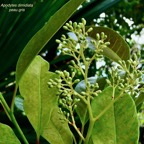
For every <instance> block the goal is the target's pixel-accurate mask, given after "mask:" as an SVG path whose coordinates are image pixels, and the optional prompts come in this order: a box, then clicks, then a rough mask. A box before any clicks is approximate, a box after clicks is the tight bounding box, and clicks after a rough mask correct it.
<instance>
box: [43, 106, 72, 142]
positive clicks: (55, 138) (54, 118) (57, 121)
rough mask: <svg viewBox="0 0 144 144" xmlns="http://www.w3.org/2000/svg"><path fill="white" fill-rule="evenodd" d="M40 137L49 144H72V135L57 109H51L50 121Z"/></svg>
mask: <svg viewBox="0 0 144 144" xmlns="http://www.w3.org/2000/svg"><path fill="white" fill-rule="evenodd" d="M42 136H43V137H44V138H45V139H46V140H47V141H49V142H50V143H51V144H72V143H73V138H72V137H73V135H72V133H71V131H70V129H69V126H68V122H67V121H65V120H64V117H63V115H62V114H60V113H59V108H58V107H55V108H54V109H53V112H52V115H51V119H50V121H49V123H48V124H47V125H46V127H45V129H44V131H43V134H42Z"/></svg>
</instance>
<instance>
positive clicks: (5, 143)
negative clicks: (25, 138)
mask: <svg viewBox="0 0 144 144" xmlns="http://www.w3.org/2000/svg"><path fill="white" fill-rule="evenodd" d="M0 136H1V137H0V143H1V144H20V141H19V140H18V138H17V137H16V136H15V133H14V132H13V130H12V129H11V128H10V127H9V126H8V125H5V124H2V123H0Z"/></svg>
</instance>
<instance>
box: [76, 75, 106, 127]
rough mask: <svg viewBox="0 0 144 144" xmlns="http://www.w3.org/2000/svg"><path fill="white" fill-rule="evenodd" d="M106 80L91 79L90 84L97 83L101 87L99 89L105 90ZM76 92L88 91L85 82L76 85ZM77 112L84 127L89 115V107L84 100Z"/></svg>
mask: <svg viewBox="0 0 144 144" xmlns="http://www.w3.org/2000/svg"><path fill="white" fill-rule="evenodd" d="M105 79H106V78H105V77H101V78H96V77H89V78H88V82H89V83H90V84H95V83H96V82H97V83H98V85H99V89H100V90H103V89H104V87H105V85H106V80H105ZM75 91H76V92H78V93H81V92H85V91H86V85H85V82H84V80H82V81H80V82H79V83H78V84H77V85H76V87H75ZM76 112H77V114H78V116H79V118H80V120H81V122H82V124H83V125H84V124H85V123H86V122H87V120H88V114H87V106H86V104H85V103H84V102H83V101H82V100H81V101H80V102H78V103H77V108H76Z"/></svg>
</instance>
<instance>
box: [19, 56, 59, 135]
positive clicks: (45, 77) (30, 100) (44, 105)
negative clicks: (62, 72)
mask: <svg viewBox="0 0 144 144" xmlns="http://www.w3.org/2000/svg"><path fill="white" fill-rule="evenodd" d="M48 69H49V64H48V63H47V62H46V61H45V60H44V59H42V58H41V57H40V56H37V57H36V58H35V59H34V60H33V61H32V63H31V64H30V66H29V67H28V69H27V71H26V72H25V74H24V75H23V77H22V79H21V82H20V85H19V86H20V87H19V88H20V93H21V95H22V96H23V97H24V111H25V113H26V115H27V117H28V119H29V121H30V123H31V124H32V126H33V127H34V129H35V131H36V133H37V136H38V137H39V136H40V135H41V134H42V132H43V129H44V127H45V125H46V124H47V123H48V121H49V119H50V115H51V111H52V109H53V108H54V107H55V105H56V104H57V97H56V94H57V88H55V87H54V88H48V84H47V83H48V81H49V79H54V78H57V75H56V74H54V73H52V72H48Z"/></svg>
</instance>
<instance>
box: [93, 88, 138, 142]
mask: <svg viewBox="0 0 144 144" xmlns="http://www.w3.org/2000/svg"><path fill="white" fill-rule="evenodd" d="M112 91H113V89H112V87H107V88H106V89H105V90H104V91H103V92H102V93H101V94H99V96H98V97H96V98H95V99H94V100H93V101H92V109H93V115H94V116H95V117H98V115H99V117H98V119H97V120H96V122H95V125H94V127H93V131H92V139H93V142H94V143H95V144H104V143H107V144H137V143H138V138H139V126H138V119H137V112H136V107H135V103H134V101H133V99H132V98H131V96H129V95H128V94H123V95H122V97H120V98H119V99H117V101H114V99H113V98H112ZM119 95H120V92H119V91H117V90H116V92H115V96H114V97H115V98H118V96H119ZM107 108H108V109H107ZM104 110H105V111H104ZM102 112H104V113H103V115H101V116H100V114H101V113H102Z"/></svg>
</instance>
